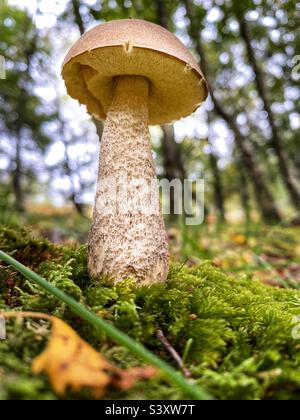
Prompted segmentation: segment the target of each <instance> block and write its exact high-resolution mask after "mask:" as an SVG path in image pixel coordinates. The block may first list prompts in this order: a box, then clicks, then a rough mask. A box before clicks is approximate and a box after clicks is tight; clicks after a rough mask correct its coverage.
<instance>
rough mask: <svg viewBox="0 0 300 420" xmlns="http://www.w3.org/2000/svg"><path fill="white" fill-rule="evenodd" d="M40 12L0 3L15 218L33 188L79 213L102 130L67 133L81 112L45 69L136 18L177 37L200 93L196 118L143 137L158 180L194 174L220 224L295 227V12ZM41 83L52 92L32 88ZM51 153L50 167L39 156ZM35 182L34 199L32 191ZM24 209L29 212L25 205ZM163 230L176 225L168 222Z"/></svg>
mask: <svg viewBox="0 0 300 420" xmlns="http://www.w3.org/2000/svg"><path fill="white" fill-rule="evenodd" d="M51 3H52V6H51V5H50V2H46V1H45V0H40V1H36V0H31V1H29V2H25V1H24V2H22V1H19V2H18V6H16V2H14V1H3V0H2V1H1V3H0V5H1V7H0V54H1V55H3V56H4V57H5V58H6V60H7V78H6V80H0V129H1V134H0V135H1V137H0V153H1V156H0V169H1V174H0V184H1V185H0V189H1V190H2V191H4V189H5V191H11V192H13V194H14V197H15V200H14V203H15V208H16V209H17V210H19V211H22V210H24V208H25V206H24V196H30V199H31V201H34V200H35V199H36V196H37V195H40V194H41V191H43V193H44V195H45V197H44V199H45V200H46V201H50V202H51V200H52V201H54V204H55V200H53V198H51V197H53V190H56V191H59V190H60V189H61V191H62V196H63V198H64V200H62V201H60V203H63V202H67V201H69V202H71V203H72V205H73V206H74V208H75V209H76V210H77V211H78V213H80V214H84V212H85V208H84V207H85V205H86V204H87V205H90V204H92V198H91V197H93V188H92V184H93V180H95V179H96V173H95V172H96V164H97V158H96V150H97V148H98V140H101V133H102V123H99V122H96V121H94V122H93V121H90V120H88V117H87V116H85V117H82V118H85V120H82V122H80V121H77V126H75V125H74V121H73V122H72V115H71V114H72V112H74V113H76V115H79V114H80V113H81V114H82V115H83V114H84V111H83V110H78V109H79V106H78V105H77V104H75V102H74V101H72V100H70V99H67V98H66V93H65V91H64V88H63V85H62V82H61V80H60V78H59V71H54V67H55V68H56V67H57V63H58V61H59V60H60V62H61V61H62V59H63V56H64V54H65V53H66V51H67V50H68V48H69V47H70V46H71V44H72V43H73V42H74V40H75V39H76V38H78V37H79V35H80V34H82V33H84V32H85V31H86V30H87V29H89V28H90V27H92V26H94V25H96V24H97V23H102V22H106V21H109V20H112V19H123V18H139V19H146V20H149V21H151V22H154V23H157V24H160V25H162V26H164V27H165V28H167V29H169V30H170V31H172V32H174V33H175V34H176V35H177V36H179V38H180V39H181V40H182V41H183V42H184V43H185V45H187V46H188V47H190V48H191V49H192V51H193V53H194V54H195V56H196V57H197V58H198V59H199V64H200V65H201V67H202V69H203V72H204V74H205V76H206V78H207V80H208V82H209V86H210V99H208V100H207V102H206V105H205V110H203V109H200V110H199V111H198V112H197V113H196V114H195V115H194V116H192V117H189V118H187V119H185V120H183V121H180V122H177V123H175V124H174V126H172V125H165V126H162V127H161V128H155V129H153V131H152V135H153V146H154V153H155V157H156V163H157V170H158V173H159V176H160V177H165V178H167V179H169V180H172V179H174V178H179V179H181V180H183V179H185V178H200V177H204V178H205V181H206V212H207V213H212V214H215V215H216V217H217V218H218V219H219V220H220V221H221V222H222V221H225V220H230V219H231V220H232V216H231V214H232V213H233V214H236V213H235V211H236V210H239V211H242V212H243V215H244V216H243V217H244V220H247V221H249V220H250V219H251V218H253V217H254V218H256V219H257V217H260V218H261V219H262V220H263V221H264V222H266V223H274V222H276V223H277V222H280V221H281V220H282V219H283V218H286V217H288V218H290V219H294V220H296V219H297V216H298V218H299V211H300V187H299V184H300V182H299V181H300V169H299V168H300V144H299V128H300V109H299V108H300V104H299V91H300V88H299V77H300V76H299V75H297V74H296V73H295V72H293V67H294V66H295V61H294V57H295V56H296V55H297V51H299V45H300V34H299V14H300V3H298V2H295V1H292V0H281V1H279V0H275V1H271V0H255V1H250V0H247V1H244V2H241V1H238V0H232V1H224V0H165V1H164V0H124V1H123V0H102V1H101V0H94V1H93V0H60V1H56V2H55V1H54V2H51ZM43 19H44V20H43ZM45 28H46V30H45ZM59 64H60V63H59ZM44 78H48V80H47V86H48V87H49V86H50V87H51V86H52V88H53V89H54V90H55V95H48V94H47V93H45V92H43V91H42V90H41V89H40V88H41V86H43V85H44ZM65 110H67V111H65ZM66 114H67V115H66ZM75 119H76V117H75ZM79 126H81V129H80V128H79ZM97 135H98V136H97ZM85 141H86V143H84V142H85ZM58 144H59V145H60V147H58ZM84 144H86V146H84ZM83 149H84V153H83V152H82V150H83ZM32 150H34V154H35V156H39V159H40V160H39V161H38V163H37V164H36V163H33V162H32V161H31V157H30V153H31V151H32ZM56 150H58V151H59V153H56V152H55V151H56ZM53 151H54V152H53ZM37 152H38V154H37ZM53 154H54V155H56V156H55V157H56V159H53V158H52V159H50V158H49V156H52V155H53ZM58 155H59V156H58ZM53 160H54V163H53ZM43 161H44V162H45V164H43V163H42V162H43ZM49 161H50V163H49ZM47 162H48V163H47ZM42 177H44V178H45V181H44V183H43V185H44V184H46V185H47V187H48V188H46V190H44V189H42V188H41V187H40V188H39V185H41V181H40V180H41V178H42ZM37 193H39V194H37ZM51 194H52V195H51ZM174 199H175V198H174V197H173V198H172V197H171V200H173V202H171V209H174V205H175V204H174ZM6 200H8V198H6ZM26 209H27V210H30V206H29V203H28V205H27V206H26ZM170 221H172V222H176V215H171V216H170Z"/></svg>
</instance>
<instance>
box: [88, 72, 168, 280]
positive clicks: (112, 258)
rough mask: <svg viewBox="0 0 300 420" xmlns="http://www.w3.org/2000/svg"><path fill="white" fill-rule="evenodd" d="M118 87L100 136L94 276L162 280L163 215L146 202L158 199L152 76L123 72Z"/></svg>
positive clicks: (165, 263) (92, 241) (165, 257)
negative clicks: (150, 98) (151, 132)
mask: <svg viewBox="0 0 300 420" xmlns="http://www.w3.org/2000/svg"><path fill="white" fill-rule="evenodd" d="M114 87H115V90H114V97H113V101H112V104H111V107H110V109H109V112H108V114H107V118H106V122H105V128H104V132H103V136H102V141H101V153H100V167H99V176H98V189H97V194H96V205H95V209H94V216H93V224H92V229H91V232H90V238H89V263H88V267H89V272H90V275H91V276H92V277H93V278H95V279H99V278H101V277H103V276H107V277H110V278H113V279H114V280H115V281H116V282H118V281H121V280H123V279H125V278H130V277H131V278H135V279H136V280H137V282H138V283H143V284H146V283H152V282H157V281H163V280H165V279H166V277H167V274H168V266H169V264H168V260H169V254H168V246H167V239H166V232H165V228H164V221H163V217H162V214H161V212H160V209H159V206H158V208H157V207H156V206H155V205H154V207H153V210H154V211H153V214H148V208H147V204H148V203H150V202H152V203H153V201H154V204H155V203H156V202H159V190H158V187H157V188H154V197H153V189H152V187H153V185H154V186H155V182H153V181H155V180H156V174H155V169H154V164H153V158H152V153H151V146H150V135H149V129H148V92H149V82H148V80H147V79H146V78H145V77H139V76H121V77H118V78H116V80H115V83H114ZM140 181H142V184H141V182H140ZM113 184H114V185H113ZM143 185H144V186H146V189H145V188H142V186H143ZM110 186H111V187H113V188H114V190H113V192H111V196H110V197H109V195H110V191H109V188H108V189H107V187H110ZM147 187H148V188H147ZM124 191H125V192H126V196H125V197H124V196H123V195H122V192H124ZM149 195H152V196H151V197H149ZM145 196H146V197H145ZM123 199H125V202H123V201H122V200H123ZM145 199H146V200H145ZM148 199H149V201H148ZM109 200H110V202H109V203H108V201H109ZM106 202H107V204H108V208H106V207H105V205H104V203H106ZM136 203H137V204H136ZM131 204H132V206H131Z"/></svg>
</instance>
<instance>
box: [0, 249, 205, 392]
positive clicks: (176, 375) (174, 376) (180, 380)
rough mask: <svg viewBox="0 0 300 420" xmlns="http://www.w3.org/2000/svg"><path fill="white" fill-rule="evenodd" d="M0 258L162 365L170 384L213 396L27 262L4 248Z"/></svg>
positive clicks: (145, 358)
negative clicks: (28, 266)
mask: <svg viewBox="0 0 300 420" xmlns="http://www.w3.org/2000/svg"><path fill="white" fill-rule="evenodd" d="M0 260H3V261H5V262H6V263H7V264H9V265H11V266H12V267H14V268H15V269H16V270H18V271H19V272H20V273H21V274H23V275H24V276H25V277H27V278H28V279H29V280H32V281H34V282H35V283H37V284H38V285H39V286H41V287H42V288H43V289H45V290H47V291H48V292H49V293H51V294H52V295H53V296H55V297H56V298H57V299H59V300H60V301H61V302H63V303H65V304H66V305H67V306H68V307H69V308H70V309H71V310H72V311H73V312H74V313H75V314H76V315H78V316H80V317H81V318H83V319H85V320H86V321H87V322H89V323H90V324H91V325H93V326H94V327H95V328H96V329H100V330H102V331H104V332H105V333H106V334H107V336H108V337H110V338H111V339H112V340H113V341H115V342H116V343H118V344H120V345H122V346H124V347H126V348H127V349H129V350H130V351H131V352H132V353H133V354H134V355H135V356H137V357H139V358H141V359H142V360H143V361H144V362H146V363H150V364H152V365H154V366H156V367H158V368H159V369H160V370H161V372H162V373H163V374H164V376H165V378H166V379H168V380H169V382H170V383H172V384H173V385H175V386H177V387H178V388H179V389H180V390H181V391H182V393H183V394H184V395H186V396H187V397H190V398H193V399H196V400H209V399H211V397H210V395H209V394H207V393H206V392H205V391H204V390H202V389H200V388H199V387H197V386H195V385H194V384H191V383H188V382H187V381H186V380H185V379H184V377H183V375H182V374H181V373H180V372H178V371H176V370H175V369H173V367H172V366H170V365H169V364H168V363H166V362H164V361H163V360H162V359H160V358H159V357H157V356H156V355H155V354H153V353H151V352H150V351H149V350H147V349H146V348H145V347H144V346H142V345H141V344H140V343H138V342H137V341H135V340H133V339H132V338H130V337H129V336H128V335H126V334H125V333H123V332H122V331H120V330H119V329H117V328H116V327H114V326H113V325H111V324H109V323H108V322H106V321H105V320H104V319H102V318H101V317H99V316H97V315H96V314H94V313H93V312H92V311H90V310H88V309H87V308H85V307H84V306H82V305H81V304H80V303H78V302H77V301H76V300H74V299H73V298H71V297H70V296H68V295H67V294H66V293H64V292H62V291H61V290H59V289H57V288H56V287H55V286H53V285H52V284H50V283H49V282H48V281H47V280H46V279H44V278H43V277H41V276H39V275H38V274H36V273H35V272H33V271H32V270H30V269H29V268H27V267H25V266H24V265H23V264H21V263H20V262H18V261H17V260H15V259H14V258H12V257H10V256H9V255H8V254H6V253H5V252H3V251H0Z"/></svg>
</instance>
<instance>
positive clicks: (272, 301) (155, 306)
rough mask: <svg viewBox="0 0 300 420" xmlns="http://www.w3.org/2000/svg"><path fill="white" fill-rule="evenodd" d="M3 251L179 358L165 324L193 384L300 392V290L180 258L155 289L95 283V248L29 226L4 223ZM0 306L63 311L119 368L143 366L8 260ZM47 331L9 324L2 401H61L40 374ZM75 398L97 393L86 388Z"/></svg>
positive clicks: (165, 395) (0, 370)
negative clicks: (298, 336) (34, 366)
mask: <svg viewBox="0 0 300 420" xmlns="http://www.w3.org/2000/svg"><path fill="white" fill-rule="evenodd" d="M240 239H241V238H240ZM240 239H239V240H240ZM0 249H2V250H3V251H5V252H7V253H9V254H10V255H12V256H13V257H14V258H16V259H17V260H19V261H20V262H22V263H24V264H25V265H26V266H28V267H30V268H32V269H33V270H34V271H36V272H37V273H39V274H40V275H42V276H44V277H45V278H46V279H47V280H48V281H50V282H51V283H53V284H54V285H55V286H57V287H58V288H60V289H61V290H63V291H65V292H67V293H68V294H70V295H72V296H73V297H74V298H75V299H77V300H79V301H80V302H81V303H83V304H84V305H86V306H88V307H89V308H91V309H92V310H93V311H95V312H96V313H98V314H99V315H101V316H102V317H104V318H105V319H106V320H108V321H110V322H112V323H113V324H114V325H116V326H117V327H118V328H120V329H121V330H122V331H124V332H126V333H128V334H129V335H130V336H131V337H133V338H135V339H136V340H139V341H140V342H142V343H143V344H144V345H145V346H146V347H147V348H149V349H150V350H152V351H153V352H155V353H156V354H158V355H159V356H160V357H162V358H163V359H165V360H167V361H168V362H169V363H171V364H174V361H173V360H172V359H171V358H170V356H169V355H168V354H167V352H166V351H165V349H164V348H163V346H162V344H161V343H160V342H159V341H158V339H157V338H156V334H155V333H156V331H157V330H158V329H161V330H163V331H164V333H165V335H166V337H167V338H168V340H169V341H170V343H171V344H172V345H173V346H174V348H176V350H177V351H178V352H179V353H180V354H181V355H182V356H183V357H184V360H185V363H186V366H187V367H188V368H189V370H190V371H191V373H192V377H193V381H195V383H197V384H199V385H200V386H202V387H205V388H206V389H207V390H208V391H209V392H210V393H211V394H212V395H213V396H214V397H215V398H218V399H298V398H299V395H300V392H299V391H300V343H299V340H298V341H297V340H295V339H293V337H292V329H293V323H292V319H293V317H294V316H298V315H300V292H299V291H298V290H295V289H284V288H276V287H270V286H267V285H264V284H262V283H261V282H259V281H257V280H255V279H254V278H253V276H252V275H250V274H249V275H241V274H239V275H234V276H230V275H227V274H225V273H224V272H222V271H221V270H220V269H219V268H217V267H216V266H215V265H214V264H212V263H210V262H205V263H202V264H200V265H194V266H192V267H187V266H186V265H182V264H180V265H176V264H173V265H172V267H171V270H170V274H169V278H168V281H167V282H166V283H164V284H155V285H153V286H149V287H142V288H136V287H135V285H134V283H133V282H131V281H126V282H124V283H122V284H119V285H117V286H115V287H113V286H111V285H110V284H109V282H107V281H103V282H102V284H101V285H99V284H94V283H92V282H91V281H90V280H89V277H88V273H87V271H86V247H84V246H82V247H78V246H76V245H64V246H58V245H53V244H51V243H50V242H48V241H47V240H45V239H41V238H37V237H34V236H32V235H31V234H30V233H28V232H27V231H25V230H22V229H13V228H5V227H1V228H0ZM0 309H2V310H6V311H7V310H30V311H43V312H46V313H51V314H54V315H56V316H59V317H62V318H63V319H64V320H65V321H66V322H67V323H69V324H70V325H71V326H72V327H73V328H74V329H76V331H78V333H79V334H80V335H81V336H82V337H83V338H84V339H86V340H87V341H88V342H89V343H90V344H91V345H93V346H94V347H95V348H96V349H98V350H99V351H100V352H101V353H103V354H104V355H105V356H106V357H108V358H109V359H110V360H111V361H113V362H114V363H116V364H117V365H118V366H120V367H122V368H127V367H129V366H136V365H139V364H140V363H141V362H140V361H139V360H138V359H137V358H136V357H134V356H132V355H131V354H130V353H129V352H128V351H127V350H126V349H124V348H121V347H120V346H117V345H115V344H114V343H112V342H111V341H110V340H109V339H107V337H106V336H105V334H99V333H96V332H95V331H94V330H93V329H92V328H91V327H90V326H89V325H87V323H85V322H83V321H82V320H81V319H79V318H78V317H75V316H73V315H72V314H71V313H70V311H69V310H68V308H66V307H65V306H64V305H62V304H60V303H59V302H57V301H56V300H55V299H54V298H52V297H51V296H49V295H48V294H47V293H45V292H44V291H43V290H41V289H40V288H39V287H37V286H36V285H34V284H32V283H30V282H29V281H27V280H25V279H24V278H23V277H22V276H21V275H20V274H18V273H17V272H16V271H15V270H13V269H12V268H10V267H7V266H6V265H5V264H4V263H1V262H0ZM48 332H49V325H48V324H47V323H46V322H45V323H43V322H42V321H41V322H37V321H32V320H28V319H26V320H23V321H20V320H11V321H9V322H8V324H7V340H5V341H2V342H0V399H2V400H3V399H57V396H56V395H54V393H53V392H52V390H51V387H50V385H49V383H48V380H47V378H46V377H44V376H39V377H35V376H33V375H32V373H31V361H32V359H33V358H34V357H35V356H36V355H37V354H39V353H40V352H41V351H42V349H43V348H44V346H45V342H46V339H47V336H48ZM183 397H184V396H183V395H181V394H180V392H179V391H178V390H176V389H175V388H173V387H172V386H170V385H169V384H167V383H166V382H164V381H163V380H162V379H161V378H155V379H152V380H151V381H149V382H147V384H145V382H144V383H143V382H140V383H138V384H137V385H136V386H135V387H134V388H133V389H132V390H130V391H129V392H126V393H119V392H118V393H117V392H116V391H113V390H111V391H110V392H109V393H108V394H106V398H112V399H114V398H122V399H126V398H127V399H161V398H162V399H180V398H183ZM66 398H72V399H73V398H85V399H86V398H90V396H89V395H88V394H87V393H86V392H84V391H83V392H82V393H80V394H79V395H71V394H70V395H67V397H66Z"/></svg>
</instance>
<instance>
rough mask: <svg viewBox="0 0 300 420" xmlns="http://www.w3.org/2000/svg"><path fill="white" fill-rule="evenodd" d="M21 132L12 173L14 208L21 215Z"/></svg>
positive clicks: (17, 139)
mask: <svg viewBox="0 0 300 420" xmlns="http://www.w3.org/2000/svg"><path fill="white" fill-rule="evenodd" d="M21 150H22V149H21V132H20V131H19V136H18V137H17V138H16V154H15V169H14V171H13V173H12V184H13V191H14V196H15V207H16V210H17V212H19V213H23V212H24V211H25V208H24V194H23V189H22V185H21V180H22V159H21Z"/></svg>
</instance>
